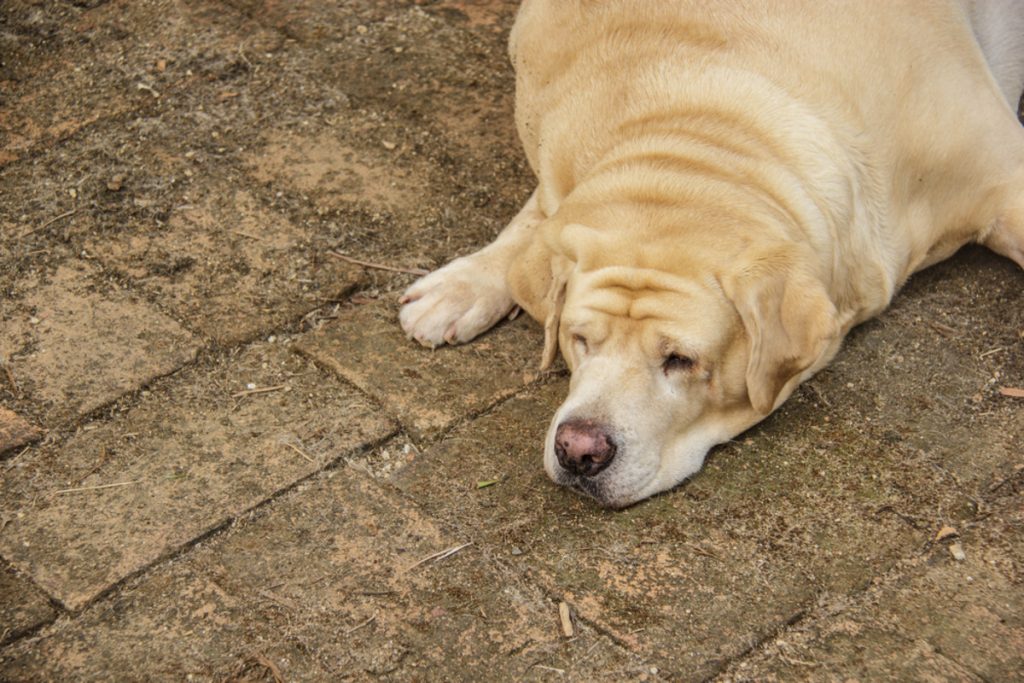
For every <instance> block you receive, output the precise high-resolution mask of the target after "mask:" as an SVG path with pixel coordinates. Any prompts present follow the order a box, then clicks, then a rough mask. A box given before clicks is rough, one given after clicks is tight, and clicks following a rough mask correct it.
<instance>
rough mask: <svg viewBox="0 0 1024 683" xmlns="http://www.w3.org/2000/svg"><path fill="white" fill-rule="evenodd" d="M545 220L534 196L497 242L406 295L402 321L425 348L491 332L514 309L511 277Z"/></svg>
mask: <svg viewBox="0 0 1024 683" xmlns="http://www.w3.org/2000/svg"><path fill="white" fill-rule="evenodd" d="M543 220H544V215H543V213H542V212H541V210H540V208H539V206H538V201H537V193H536V192H534V193H533V194H532V195H531V196H530V199H529V200H528V201H527V202H526V205H525V206H523V208H522V210H521V211H520V212H519V213H518V214H517V215H516V217H515V218H513V219H512V221H511V222H510V223H509V224H508V226H507V227H506V228H505V229H504V230H502V231H501V234H500V235H498V238H497V239H496V240H494V242H492V243H491V244H489V245H487V246H486V247H484V248H483V249H481V250H480V251H478V252H476V253H474V254H470V255H469V256H463V257H462V258H457V259H455V260H454V261H452V262H451V263H449V264H448V265H446V266H445V267H443V268H441V269H439V270H435V271H434V272H433V273H430V274H429V275H426V276H424V277H422V278H420V279H419V280H417V281H416V282H415V283H413V285H412V286H411V287H409V289H407V290H406V291H405V294H403V295H402V298H401V299H399V303H401V304H403V306H402V310H401V312H400V313H399V316H398V319H399V321H400V322H401V323H402V329H403V330H405V333H406V334H407V335H409V337H410V338H412V339H415V340H416V341H418V342H419V343H420V344H423V345H424V346H429V347H431V348H433V347H436V346H440V345H441V344H445V343H448V344H462V343H465V342H468V341H470V340H471V339H473V338H474V337H476V336H477V335H479V334H480V333H482V332H485V331H486V330H488V329H490V328H491V327H493V326H494V325H495V323H497V322H498V321H499V320H501V319H502V318H503V317H504V316H506V315H508V313H509V312H510V311H511V310H512V307H513V306H514V305H515V304H514V302H513V300H512V294H511V292H510V291H509V286H508V282H507V279H506V275H507V273H508V269H509V265H510V264H511V263H512V261H513V259H514V258H515V257H516V255H517V254H519V253H521V252H522V251H523V250H524V249H525V248H526V246H527V244H529V241H530V239H531V238H532V236H533V234H534V232H535V228H536V227H537V225H538V224H540V222H541V221H543Z"/></svg>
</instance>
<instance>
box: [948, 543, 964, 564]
mask: <svg viewBox="0 0 1024 683" xmlns="http://www.w3.org/2000/svg"><path fill="white" fill-rule="evenodd" d="M949 554H950V555H952V556H953V559H954V560H956V561H957V562H963V561H964V560H966V559H967V555H965V554H964V549H963V546H961V545H960V542H959V541H954V542H953V543H950V544H949Z"/></svg>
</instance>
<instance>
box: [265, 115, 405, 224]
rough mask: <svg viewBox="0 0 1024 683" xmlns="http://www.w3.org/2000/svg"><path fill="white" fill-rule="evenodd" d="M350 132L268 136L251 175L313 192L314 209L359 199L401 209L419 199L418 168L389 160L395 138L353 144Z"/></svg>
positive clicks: (337, 131) (384, 206)
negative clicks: (374, 144) (373, 143)
mask: <svg viewBox="0 0 1024 683" xmlns="http://www.w3.org/2000/svg"><path fill="white" fill-rule="evenodd" d="M370 125H372V124H368V125H367V127H370ZM349 135H351V127H346V129H344V130H341V131H339V130H333V131H332V130H323V131H319V132H317V133H315V134H313V135H301V134H298V133H296V132H289V131H281V132H274V133H271V134H268V135H267V136H266V140H265V143H264V145H263V146H261V147H260V148H258V149H256V150H254V151H253V153H252V157H251V161H250V165H251V166H252V174H253V177H254V178H255V179H256V180H258V181H259V182H261V183H273V184H275V185H276V186H285V187H290V188H291V189H292V190H293V191H295V192H299V193H301V194H303V195H306V196H312V197H313V198H314V199H315V201H316V203H317V206H318V207H326V206H337V205H339V204H345V203H353V202H357V201H358V202H361V203H366V204H369V205H370V206H371V207H373V208H376V209H380V210H389V209H390V210H398V211H400V210H401V209H402V208H403V207H405V206H409V205H412V204H415V203H417V202H418V201H420V200H421V199H422V186H423V184H424V183H425V179H424V178H423V176H422V171H421V172H420V173H416V172H415V171H414V169H413V168H410V167H409V166H407V165H404V164H403V165H402V166H396V165H395V164H394V159H393V155H392V154H390V151H389V150H388V147H391V148H392V150H393V149H394V147H395V146H396V145H397V143H396V142H394V141H391V140H387V139H382V140H380V141H378V144H377V145H376V147H372V148H367V147H365V146H363V147H361V148H357V147H355V146H353V144H352V143H351V142H349V141H348V140H346V139H345V138H346V137H347V136H349ZM417 176H419V177H417Z"/></svg>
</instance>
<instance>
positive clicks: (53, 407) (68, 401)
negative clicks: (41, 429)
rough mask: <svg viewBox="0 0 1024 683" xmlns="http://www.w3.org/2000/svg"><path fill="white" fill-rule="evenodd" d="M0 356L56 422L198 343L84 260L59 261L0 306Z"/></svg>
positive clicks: (177, 363)
mask: <svg viewBox="0 0 1024 683" xmlns="http://www.w3.org/2000/svg"><path fill="white" fill-rule="evenodd" d="M0 320H2V321H3V331H2V333H0V355H2V356H4V357H5V358H6V359H7V362H8V363H9V367H10V368H11V370H12V372H13V373H14V376H15V377H16V378H17V381H18V382H19V384H20V387H21V390H22V391H23V392H24V393H25V394H27V395H29V396H30V397H31V398H32V399H33V400H34V401H36V402H37V404H38V405H39V406H41V407H42V411H41V412H43V413H44V414H45V416H46V420H45V424H47V425H50V424H56V423H60V422H63V421H66V420H69V419H73V418H75V417H76V416H80V415H84V414H86V413H88V412H90V411H92V410H94V409H96V408H98V407H100V406H102V405H105V404H107V403H110V402H111V401H114V400H116V399H117V398H118V397H119V396H121V395H123V394H124V393H126V392H129V391H133V390H135V389H138V388H139V387H141V386H143V385H145V384H146V383H148V382H150V381H152V380H153V379H154V378H156V377H160V376H162V375H166V374H168V373H170V372H173V371H174V370H177V369H178V368H180V367H181V366H182V365H184V364H186V363H188V362H190V361H191V360H192V359H193V358H194V357H195V354H196V350H197V346H198V341H197V340H196V339H195V338H194V337H193V336H192V335H191V334H189V333H188V332H187V331H186V330H185V329H183V328H182V327H181V326H180V325H178V323H176V322H175V321H174V320H172V319H170V318H168V317H167V316H165V315H163V314H162V313H160V312H159V311H158V310H157V309H156V308H154V307H153V306H150V305H148V304H146V303H144V302H142V301H140V300H139V298H138V297H137V296H135V295H133V294H131V293H128V292H125V291H122V290H120V289H118V288H116V287H115V286H110V285H105V284H103V283H102V282H100V281H99V271H98V269H97V268H96V267H95V266H93V265H91V264H89V263H87V262H84V261H71V262H67V263H65V264H62V265H61V266H60V267H59V268H58V269H57V270H56V272H54V273H53V275H52V277H49V278H47V279H43V280H42V281H37V282H36V283H35V287H34V288H32V289H31V291H30V292H29V293H28V294H26V296H25V297H24V298H23V299H20V300H16V301H0Z"/></svg>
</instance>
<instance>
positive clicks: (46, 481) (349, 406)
mask: <svg viewBox="0 0 1024 683" xmlns="http://www.w3.org/2000/svg"><path fill="white" fill-rule="evenodd" d="M250 385H251V386H252V389H247V387H249V386H250ZM391 429H392V426H391V423H390V422H389V421H388V420H387V419H386V418H384V417H382V416H380V415H379V414H377V411H376V410H375V408H374V407H373V406H372V405H370V404H368V403H367V401H366V400H365V399H364V398H362V397H361V396H359V395H358V393H356V392H354V391H353V390H351V389H348V388H346V387H343V386H340V385H338V383H337V382H334V381H332V380H331V378H330V377H329V376H326V375H325V374H324V373H322V372H320V371H319V370H317V369H316V368H315V367H311V366H309V365H308V364H307V363H306V362H305V361H304V360H303V359H301V358H300V357H299V356H297V355H296V354H293V353H292V352H291V351H289V350H288V349H287V348H284V347H283V345H281V344H263V345H258V346H255V347H252V348H251V349H249V350H248V351H246V352H244V353H242V354H239V355H238V357H236V358H230V359H228V360H226V361H224V362H220V363H218V364H216V365H213V366H209V365H205V364H204V365H199V366H196V367H193V368H190V369H189V370H188V371H186V372H183V373H181V374H180V375H178V376H176V377H175V378H174V379H173V380H168V381H166V382H164V383H161V384H160V385H159V386H155V387H153V389H152V390H151V391H149V392H148V394H147V395H146V396H144V397H143V398H142V400H141V401H139V402H138V404H137V405H136V406H134V407H131V408H128V409H127V410H126V412H124V413H123V414H120V415H118V416H116V417H115V418H113V419H110V420H107V421H104V422H96V423H92V424H90V425H89V426H88V428H87V429H84V430H82V431H81V432H79V433H78V434H76V435H75V436H73V437H72V438H71V439H70V440H68V441H67V442H64V443H56V444H53V445H51V446H48V447H44V448H41V449H39V450H38V451H36V452H34V453H31V454H26V455H24V456H22V457H21V458H19V460H18V461H17V462H16V463H15V465H16V466H15V467H14V468H13V469H11V470H10V471H9V472H8V473H6V474H5V477H4V479H3V488H2V492H3V498H4V500H5V506H7V509H8V510H10V511H12V512H16V514H15V515H14V516H13V518H12V519H11V520H10V521H9V523H8V525H7V527H6V528H5V529H4V532H3V534H0V555H2V556H3V557H5V558H7V559H8V560H9V561H11V562H12V563H14V564H15V565H16V566H17V567H18V568H19V569H20V570H21V571H23V572H24V573H25V574H27V575H28V576H31V577H32V578H33V580H35V581H36V583H38V584H39V585H40V586H42V587H43V588H44V589H45V590H46V591H47V592H48V593H49V594H50V595H52V596H54V597H56V598H57V599H58V600H60V601H61V602H62V603H63V604H64V605H66V606H68V607H70V608H79V607H81V606H82V605H84V604H86V603H88V602H89V601H90V600H92V599H94V598H95V597H96V596H97V595H99V594H101V593H102V592H103V591H104V590H106V589H107V588H109V586H110V585H112V584H113V583H116V582H117V581H119V580H121V579H123V578H124V577H126V576H128V575H130V574H132V573H134V572H136V571H138V570H139V569H141V568H143V567H145V566H146V565H148V564H150V563H152V562H153V561H155V560H156V559H158V558H160V557H162V556H164V555H166V554H168V553H170V552H173V551H175V550H176V549H178V548H180V547H181V546H183V545H185V544H187V543H189V542H190V541H192V540H194V539H196V538H198V537H200V536H202V535H203V534H204V533H206V532H208V531H210V530H211V529H215V528H217V527H218V526H220V525H221V524H223V523H224V522H225V521H227V520H229V519H231V518H233V517H235V516H237V515H239V514H241V513H243V512H244V511H246V510H248V509H250V508H252V507H254V506H256V505H258V504H260V503H261V502H262V501H264V500H266V499H267V498H269V497H271V496H273V495H274V494H275V493H276V492H278V491H280V490H282V489H285V488H287V487H288V486H290V485H292V484H294V483H295V482H296V481H298V480H300V479H302V478H304V477H306V476H309V475H310V474H311V473H313V472H316V471H317V470H319V469H322V468H324V467H325V466H327V465H328V464H330V463H332V462H333V461H335V460H336V459H338V458H340V457H341V456H343V455H345V454H347V453H349V452H351V451H352V450H353V449H357V448H359V447H361V446H363V445H364V444H367V443H369V442H373V441H375V440H378V439H381V438H383V437H384V436H386V435H387V434H388V433H389V431H390V430H391Z"/></svg>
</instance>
